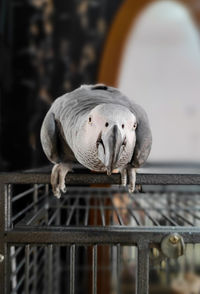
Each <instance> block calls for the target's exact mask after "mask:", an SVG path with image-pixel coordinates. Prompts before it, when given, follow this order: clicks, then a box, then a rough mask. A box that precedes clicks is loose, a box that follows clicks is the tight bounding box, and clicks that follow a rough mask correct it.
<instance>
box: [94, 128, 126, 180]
mask: <svg viewBox="0 0 200 294" xmlns="http://www.w3.org/2000/svg"><path fill="white" fill-rule="evenodd" d="M98 142H99V146H98V157H99V159H100V160H101V162H102V163H103V164H104V165H105V167H106V170H107V174H108V175H111V173H112V171H113V169H114V168H115V165H116V163H117V161H118V159H119V158H120V155H121V151H122V150H121V147H122V145H124V142H125V140H124V139H123V137H122V134H121V131H120V129H119V128H118V126H117V125H114V126H113V127H111V128H110V129H109V130H108V131H107V132H106V133H105V134H102V136H101V138H100V140H99V141H98Z"/></svg>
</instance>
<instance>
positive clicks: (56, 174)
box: [51, 163, 71, 198]
mask: <svg viewBox="0 0 200 294" xmlns="http://www.w3.org/2000/svg"><path fill="white" fill-rule="evenodd" d="M70 170H71V165H69V164H67V163H58V164H55V165H54V167H53V169H52V172H51V185H52V190H53V194H54V196H55V197H57V198H60V197H61V191H62V192H63V193H66V192H67V188H66V186H65V177H66V175H67V173H68V172H69V171H70Z"/></svg>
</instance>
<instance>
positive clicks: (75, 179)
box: [0, 172, 200, 186]
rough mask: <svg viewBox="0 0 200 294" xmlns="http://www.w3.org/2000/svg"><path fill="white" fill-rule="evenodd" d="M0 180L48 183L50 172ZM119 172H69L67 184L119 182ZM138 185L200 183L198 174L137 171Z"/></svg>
mask: <svg viewBox="0 0 200 294" xmlns="http://www.w3.org/2000/svg"><path fill="white" fill-rule="evenodd" d="M0 182H2V183H8V184H11V183H12V184H17V183H18V184H49V183H50V173H39V174H35V173H0ZM120 183H121V179H120V175H119V174H112V175H111V176H107V175H106V174H101V173H90V172H88V173H69V174H68V175H67V177H66V184H67V185H72V186H73V185H90V184H112V185H114V184H120ZM136 184H139V185H200V174H198V173H195V174H185V173H178V174H175V173H171V174H170V173H163V174H160V173H156V172H155V173H145V172H144V173H137V177H136Z"/></svg>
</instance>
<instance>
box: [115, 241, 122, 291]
mask: <svg viewBox="0 0 200 294" xmlns="http://www.w3.org/2000/svg"><path fill="white" fill-rule="evenodd" d="M116 247H117V267H116V274H117V294H120V293H121V289H120V275H121V246H120V244H117V246H116Z"/></svg>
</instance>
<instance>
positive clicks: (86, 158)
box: [75, 146, 133, 172]
mask: <svg viewBox="0 0 200 294" xmlns="http://www.w3.org/2000/svg"><path fill="white" fill-rule="evenodd" d="M132 154H133V150H132V149H131V150H127V151H125V152H124V153H123V154H122V156H121V157H120V159H119V160H118V162H117V163H116V165H115V166H114V168H122V167H124V166H126V165H127V164H128V163H129V162H130V161H131V158H132ZM75 156H76V159H77V160H78V161H79V162H80V163H81V164H82V165H84V166H85V167H87V168H89V169H90V170H93V171H99V172H104V171H106V167H105V166H104V164H103V163H102V162H101V161H100V160H99V158H98V155H97V150H96V147H94V148H91V149H84V148H82V147H81V146H77V152H76V154H75Z"/></svg>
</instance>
